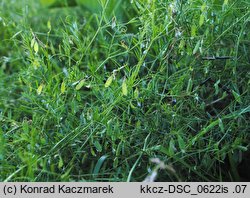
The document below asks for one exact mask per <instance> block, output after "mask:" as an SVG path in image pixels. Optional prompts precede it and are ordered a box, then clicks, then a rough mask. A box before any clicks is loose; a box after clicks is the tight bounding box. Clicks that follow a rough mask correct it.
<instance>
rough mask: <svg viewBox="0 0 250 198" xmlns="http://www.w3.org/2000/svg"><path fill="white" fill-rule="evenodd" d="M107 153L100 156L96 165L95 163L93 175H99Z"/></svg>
mask: <svg viewBox="0 0 250 198" xmlns="http://www.w3.org/2000/svg"><path fill="white" fill-rule="evenodd" d="M107 157H108V156H107V155H103V156H101V157H100V159H99V160H98V161H97V163H96V165H95V168H94V171H93V175H94V176H97V175H98V173H99V171H100V169H101V167H102V164H103V163H104V161H105V160H106V159H107Z"/></svg>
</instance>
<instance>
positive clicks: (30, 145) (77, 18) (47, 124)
mask: <svg viewBox="0 0 250 198" xmlns="http://www.w3.org/2000/svg"><path fill="white" fill-rule="evenodd" d="M100 5H101V7H102V11H101V12H100V10H99V8H98V9H97V10H96V12H95V9H94V8H92V9H88V6H85V7H84V4H83V5H82V4H81V5H79V4H76V5H75V6H73V7H67V6H62V7H57V6H56V5H55V6H52V7H46V6H44V5H41V4H40V3H39V2H38V1H31V0H22V1H14V0H13V1H7V0H3V1H1V3H0V38H1V41H0V56H1V58H0V67H1V69H0V142H1V143H0V181H112V182H113V181H129V182H130V181H131V182H132V181H143V180H150V181H245V180H247V181H249V180H250V176H249V174H248V172H249V163H250V162H249V145H250V144H249V139H250V136H249V131H250V126H249V123H250V122H249V117H250V116H249V115H250V106H249V101H250V100H249V99H250V95H249V83H250V79H249V77H250V74H249V66H250V65H249V63H250V60H249V45H250V43H249V40H250V33H249V32H250V31H249V28H250V24H249V19H250V12H249V5H250V4H249V2H248V1H244V0H240V1H238V0H232V1H227V0H224V1H222V0H213V1H199V0H197V1H191V0H187V1H161V0H152V1H151V0H148V1H144V0H134V1H123V3H122V4H121V5H120V6H119V7H118V8H117V9H119V11H118V13H119V16H117V17H110V7H109V6H111V4H109V1H104V0H101V1H100ZM86 7H87V8H86ZM106 10H109V13H106ZM115 14H116V13H115ZM212 56H217V57H223V56H230V57H229V59H215V60H204V57H212ZM157 174H158V176H157V177H156V175H157Z"/></svg>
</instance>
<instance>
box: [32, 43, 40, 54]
mask: <svg viewBox="0 0 250 198" xmlns="http://www.w3.org/2000/svg"><path fill="white" fill-rule="evenodd" d="M33 48H34V51H35V53H37V52H38V50H39V46H38V43H37V41H35V43H34V47H33Z"/></svg>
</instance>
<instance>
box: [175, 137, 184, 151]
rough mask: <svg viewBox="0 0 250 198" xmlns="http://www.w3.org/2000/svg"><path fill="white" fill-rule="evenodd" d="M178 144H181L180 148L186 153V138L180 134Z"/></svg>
mask: <svg viewBox="0 0 250 198" xmlns="http://www.w3.org/2000/svg"><path fill="white" fill-rule="evenodd" d="M177 138H178V144H179V147H180V149H181V152H182V153H185V152H186V151H185V146H186V145H185V142H184V140H183V139H182V137H181V136H180V135H178V137H177Z"/></svg>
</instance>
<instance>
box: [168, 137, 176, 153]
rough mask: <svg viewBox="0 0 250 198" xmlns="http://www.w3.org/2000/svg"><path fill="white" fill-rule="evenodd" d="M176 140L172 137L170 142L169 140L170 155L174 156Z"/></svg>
mask: <svg viewBox="0 0 250 198" xmlns="http://www.w3.org/2000/svg"><path fill="white" fill-rule="evenodd" d="M175 150H176V148H175V142H174V139H173V138H171V140H170V142H169V147H168V152H169V155H170V156H173V155H174V153H175Z"/></svg>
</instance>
